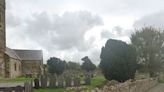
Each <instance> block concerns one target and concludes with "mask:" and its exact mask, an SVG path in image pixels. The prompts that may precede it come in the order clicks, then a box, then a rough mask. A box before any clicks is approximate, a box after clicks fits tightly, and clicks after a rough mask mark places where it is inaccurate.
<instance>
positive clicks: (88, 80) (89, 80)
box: [85, 75, 91, 85]
mask: <svg viewBox="0 0 164 92" xmlns="http://www.w3.org/2000/svg"><path fill="white" fill-rule="evenodd" d="M85 84H86V85H90V84H91V77H90V76H89V75H87V76H85Z"/></svg>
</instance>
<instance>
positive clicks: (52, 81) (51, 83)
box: [49, 75, 56, 88]
mask: <svg viewBox="0 0 164 92" xmlns="http://www.w3.org/2000/svg"><path fill="white" fill-rule="evenodd" d="M49 87H50V88H55V87H56V77H55V76H53V75H51V76H49Z"/></svg>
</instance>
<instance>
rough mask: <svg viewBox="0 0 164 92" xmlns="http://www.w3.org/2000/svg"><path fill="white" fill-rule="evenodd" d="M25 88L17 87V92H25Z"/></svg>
mask: <svg viewBox="0 0 164 92" xmlns="http://www.w3.org/2000/svg"><path fill="white" fill-rule="evenodd" d="M23 90H24V88H23V87H21V86H17V87H15V92H23Z"/></svg>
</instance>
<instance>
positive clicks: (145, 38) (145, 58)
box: [131, 27, 164, 77]
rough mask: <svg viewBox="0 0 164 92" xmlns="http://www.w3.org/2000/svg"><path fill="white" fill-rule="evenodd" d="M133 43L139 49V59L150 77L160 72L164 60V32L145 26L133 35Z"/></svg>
mask: <svg viewBox="0 0 164 92" xmlns="http://www.w3.org/2000/svg"><path fill="white" fill-rule="evenodd" d="M131 42H132V45H133V46H134V47H135V48H136V51H137V61H138V63H139V64H141V66H143V67H142V70H144V71H146V72H148V73H149V74H150V77H153V76H155V75H156V74H155V73H156V72H159V70H160V68H161V67H162V65H163V64H162V62H163V53H164V52H162V51H163V50H162V49H163V43H164V33H163V32H162V31H161V30H160V29H155V28H153V27H145V28H142V29H139V30H136V32H135V33H134V34H132V36H131Z"/></svg>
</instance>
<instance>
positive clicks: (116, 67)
mask: <svg viewBox="0 0 164 92" xmlns="http://www.w3.org/2000/svg"><path fill="white" fill-rule="evenodd" d="M100 58H101V62H100V68H101V70H102V73H103V74H104V76H105V78H106V79H108V80H117V81H119V82H124V81H126V80H128V79H133V78H134V76H135V72H136V69H137V61H136V51H135V49H134V48H133V47H132V46H131V45H128V44H126V43H125V42H122V41H119V40H114V39H109V40H108V41H107V42H106V44H105V47H102V50H101V55H100Z"/></svg>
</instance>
